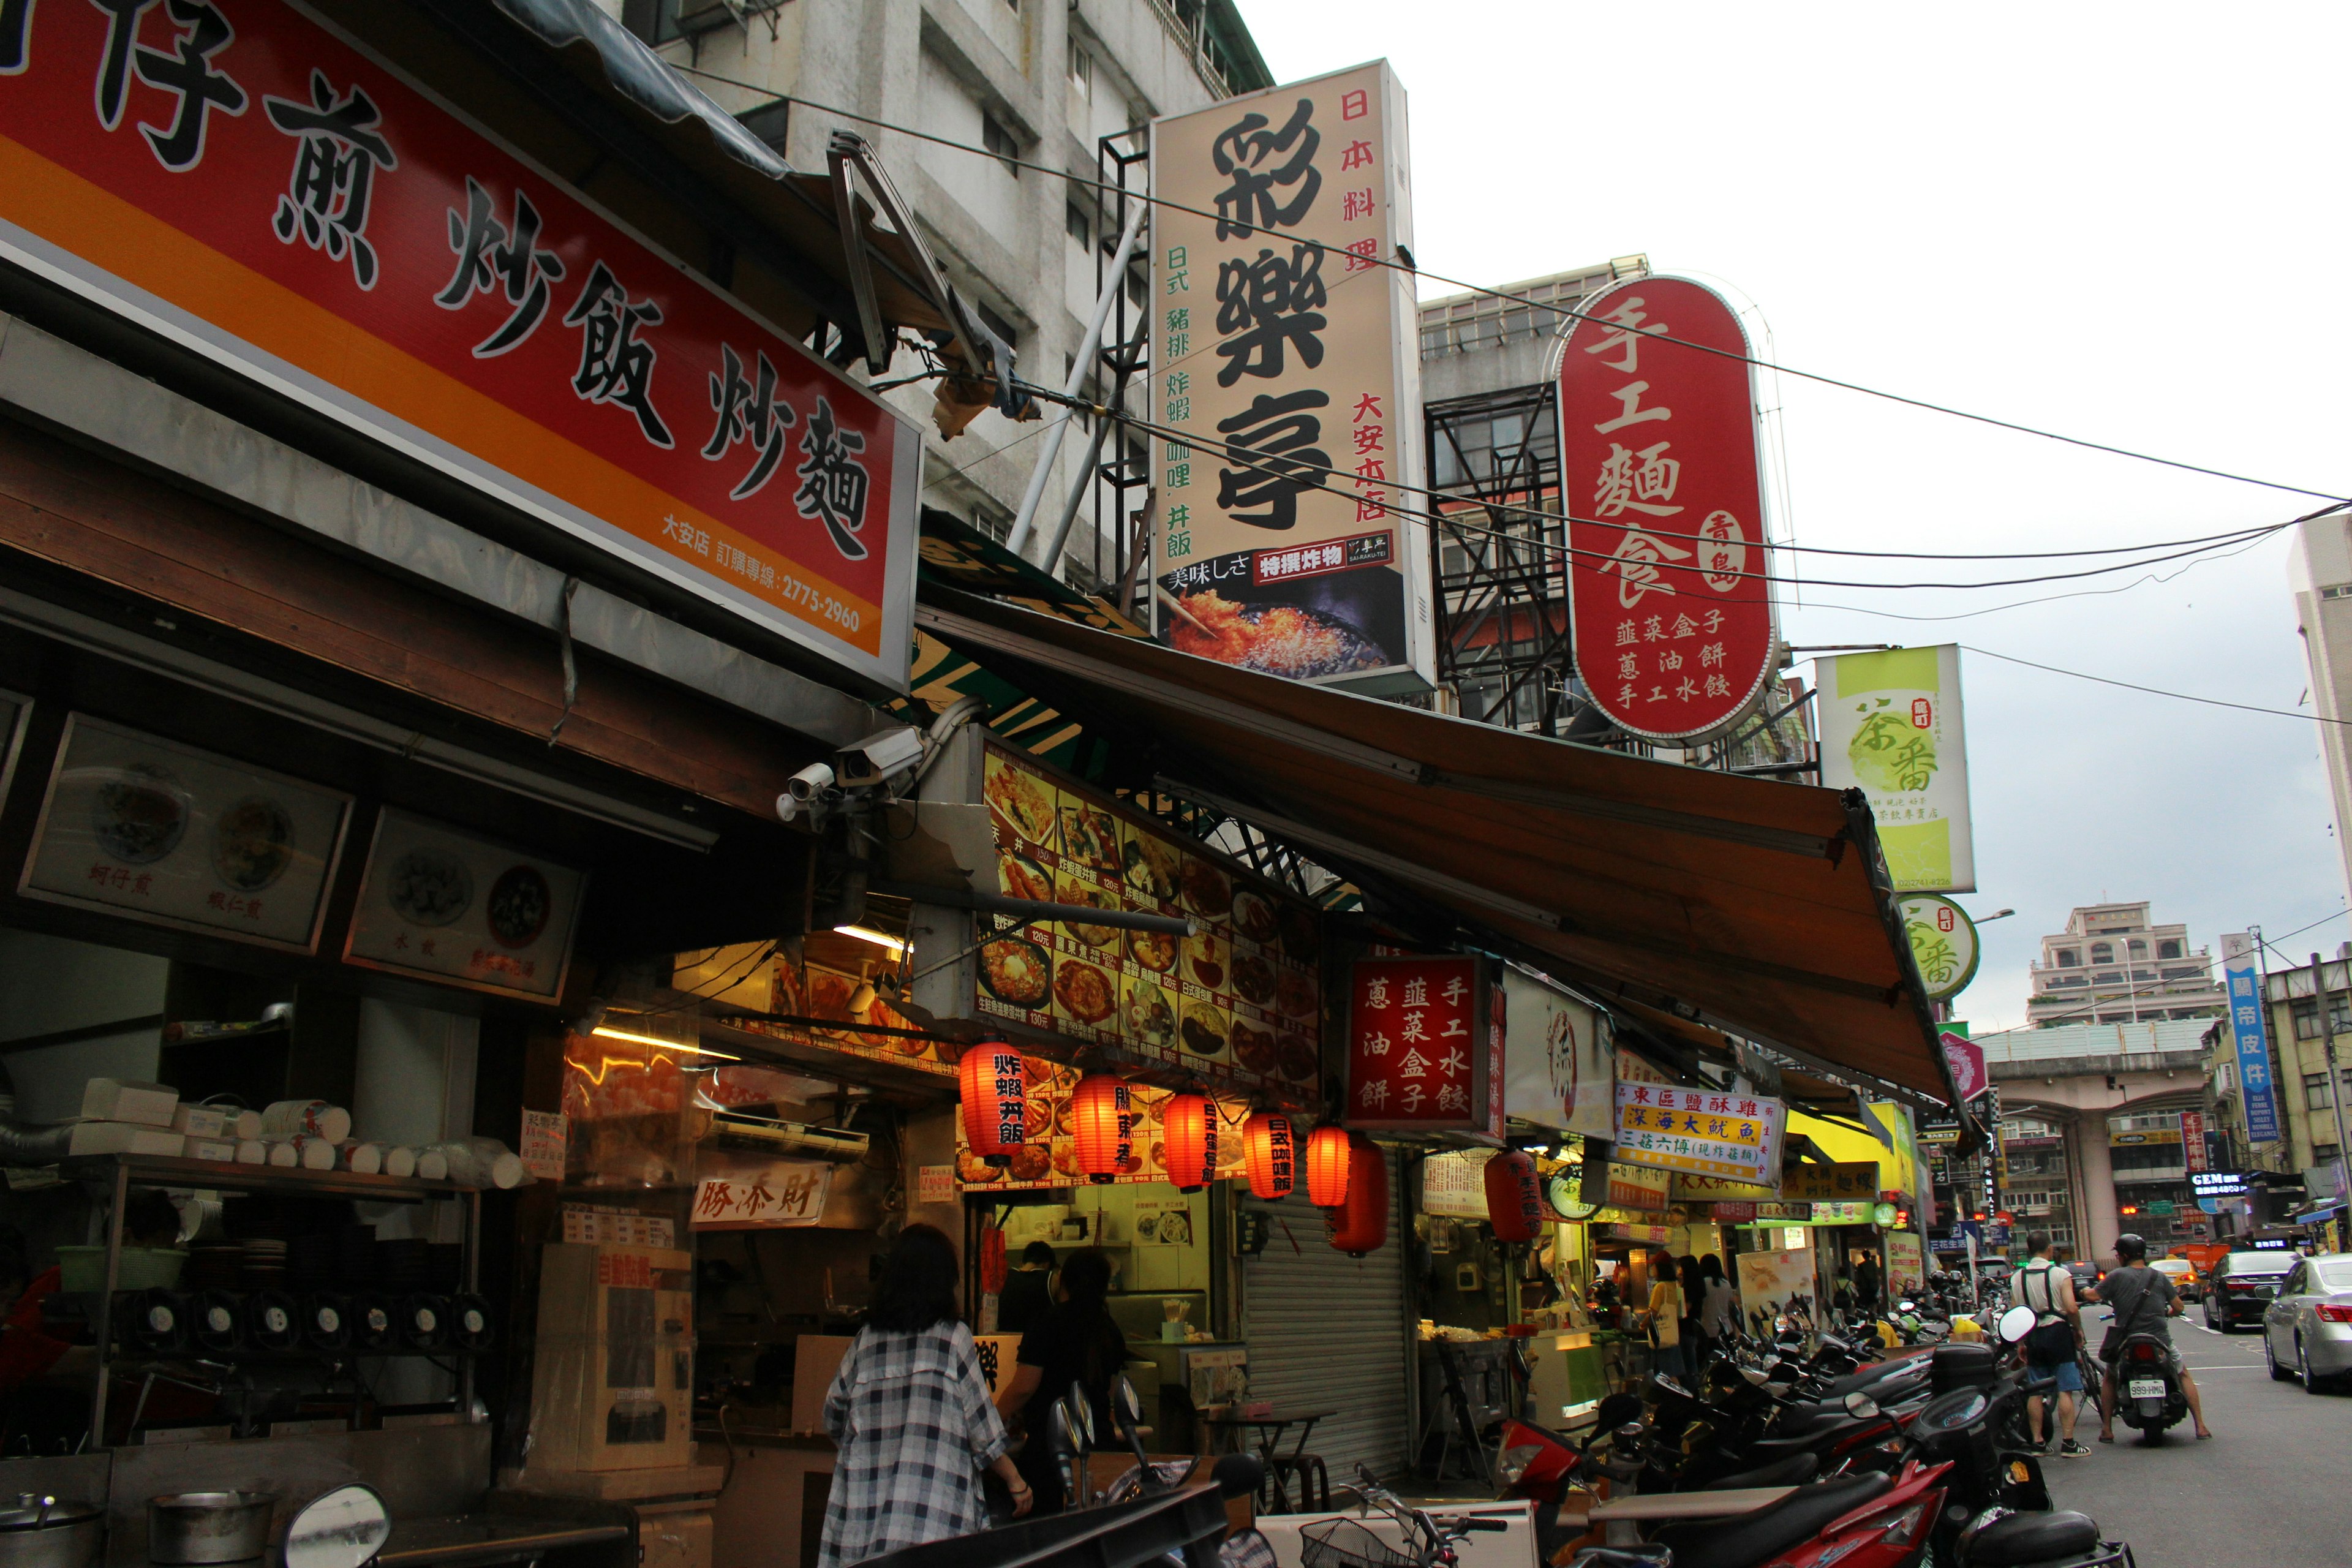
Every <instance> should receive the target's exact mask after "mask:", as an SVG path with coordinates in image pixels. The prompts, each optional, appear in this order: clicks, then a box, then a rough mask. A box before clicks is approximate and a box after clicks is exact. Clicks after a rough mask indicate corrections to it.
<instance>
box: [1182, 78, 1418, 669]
mask: <svg viewBox="0 0 2352 1568" xmlns="http://www.w3.org/2000/svg"><path fill="white" fill-rule="evenodd" d="M1406 167H1407V164H1406V133H1405V115H1404V92H1403V89H1402V88H1401V87H1399V86H1398V85H1397V82H1396V79H1395V78H1394V77H1392V76H1391V75H1390V73H1389V69H1388V67H1387V66H1386V65H1385V64H1384V63H1379V62H1376V63H1374V64H1371V65H1368V66H1361V67H1359V68H1355V69H1353V70H1349V71H1342V72H1340V73H1339V74H1338V75H1336V76H1329V77H1323V78H1319V79H1316V80H1313V81H1307V82H1300V83H1297V84H1296V85H1293V86H1289V87H1281V88H1272V89H1267V90H1265V91H1264V92H1258V93H1253V94H1250V95H1249V96H1247V97H1244V98H1237V99H1231V100H1226V101H1225V102H1223V103H1220V104H1218V105H1216V106H1215V107H1213V108H1211V109H1204V110H1199V111H1198V112H1196V113H1192V114H1187V115H1180V116H1176V117H1172V118H1170V119H1165V120H1160V121H1154V122H1153V125H1152V144H1151V179H1152V194H1153V195H1156V196H1159V197H1160V198H1162V199H1163V200H1165V201H1169V202H1172V203H1175V204H1177V205H1173V206H1161V207H1159V208H1157V209H1155V210H1154V212H1153V214H1152V220H1151V221H1152V241H1151V247H1152V297H1151V304H1150V311H1151V329H1152V374H1151V379H1150V384H1149V385H1150V390H1149V397H1150V405H1151V407H1150V418H1151V420H1152V422H1153V423H1154V424H1155V425H1158V426H1161V427H1162V429H1163V430H1164V431H1165V432H1167V434H1165V435H1163V436H1162V437H1161V438H1160V442H1159V447H1158V458H1157V460H1156V462H1155V463H1154V466H1153V467H1154V471H1153V480H1154V483H1155V484H1156V485H1157V486H1158V489H1159V498H1160V526H1159V528H1158V531H1157V533H1156V536H1155V538H1154V539H1153V541H1152V549H1153V553H1154V561H1153V572H1154V574H1155V575H1156V577H1157V580H1158V582H1159V584H1160V587H1161V588H1162V589H1163V590H1164V591H1165V595H1166V597H1167V599H1169V600H1173V601H1175V602H1176V603H1178V604H1180V605H1181V612H1180V611H1179V610H1177V609H1173V608H1171V607H1170V605H1169V604H1168V603H1166V602H1163V603H1162V604H1161V605H1160V609H1159V611H1158V618H1157V622H1156V630H1157V633H1158V635H1159V636H1160V638H1161V640H1163V641H1166V642H1169V643H1171V644H1172V645H1173V646H1175V647H1179V648H1181V649H1183V650H1184V651H1185V652H1187V653H1193V654H1198V655H1201V656H1202V657H1203V658H1213V659H1216V660H1218V661H1220V662H1222V663H1225V664H1237V665H1243V666H1245V667H1247V668H1253V669H1259V670H1264V671H1265V672H1267V673H1269V674H1274V675H1281V676H1287V677H1289V678H1291V679H1301V680H1319V679H1341V680H1347V681H1349V682H1350V683H1351V684H1370V685H1372V686H1374V687H1375V688H1381V687H1396V688H1399V689H1403V688H1407V687H1411V688H1413V689H1418V683H1419V682H1421V681H1425V680H1426V679H1428V678H1429V675H1430V668H1429V659H1430V649H1429V639H1428V637H1427V636H1426V635H1425V632H1426V624H1427V621H1428V616H1427V612H1426V609H1425V607H1424V605H1425V600H1426V596H1427V595H1426V590H1425V589H1424V588H1423V586H1422V583H1423V577H1424V575H1425V574H1424V573H1423V571H1422V570H1421V568H1420V566H1419V565H1418V564H1417V563H1420V562H1421V561H1422V560H1423V556H1424V553H1425V547H1424V545H1423V535H1422V532H1421V531H1420V530H1419V529H1418V528H1416V527H1415V526H1413V524H1412V521H1411V519H1412V517H1414V516H1416V515H1418V514H1419V513H1420V511H1421V510H1422V499H1421V497H1420V494H1419V491H1418V489H1417V488H1416V487H1418V486H1419V485H1420V484H1421V483H1422V482H1423V451H1422V448H1423V437H1422V424H1421V395H1420V364H1421V360H1420V353H1419V339H1418V336H1417V333H1418V326H1417V318H1416V311H1415V305H1414V298H1413V287H1412V273H1411V272H1410V271H1409V270H1405V269H1402V268H1396V267H1391V266H1387V265H1383V263H1386V262H1389V261H1392V260H1393V259H1395V258H1396V257H1397V254H1398V247H1400V246H1403V247H1408V248H1409V247H1411V245H1412V210H1411V205H1410V196H1411V185H1410V183H1409V182H1408V180H1407V178H1406ZM1187 208H1190V209H1192V210H1191V211H1187V210H1185V209H1187Z"/></svg>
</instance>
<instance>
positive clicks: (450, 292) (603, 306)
mask: <svg viewBox="0 0 2352 1568" xmlns="http://www.w3.org/2000/svg"><path fill="white" fill-rule="evenodd" d="M492 25H494V26H506V24H505V23H503V22H499V21H494V22H493V24H492ZM518 37H520V35H518ZM0 81H5V83H6V89H5V92H0V256H5V258H7V259H9V260H10V261H13V262H14V263H16V265H19V266H23V267H26V268H32V269H33V270H35V271H37V272H38V273H40V274H41V275H43V276H45V277H47V278H50V279H54V280H57V281H59V282H61V283H63V284H65V285H66V286H68V287H69V288H72V289H76V290H77V291H79V292H80V293H82V294H85V295H87V296H89V297H90V298H92V299H94V300H98V301H99V302H100V303H101V304H103V305H105V306H107V307H108V308H110V309H112V310H116V311H119V312H121V313H122V314H125V315H128V316H131V317H132V318H133V319H135V320H139V321H144V322H146V323H149V324H151V325H154V326H157V327H159V328H161V329H163V330H165V331H170V332H172V333H173V335H174V336H176V337H177V338H179V339H180V340H181V341H182V342H185V343H188V344H190V345H192V346H193V347H194V348H195V349H196V350H197V351H198V352H200V353H205V355H207V356H208V357H210V358H212V359H215V360H216V361H218V362H220V363H224V364H226V365H227V366H229V367H230V368H232V369H233V370H235V371H237V372H239V373H241V374H245V375H247V376H249V377H252V378H254V379H256V380H257V381H259V382H262V383H263V384H267V385H268V386H270V387H272V388H274V389H276V390H278V391H279V392H282V393H284V394H286V395H290V396H293V397H297V398H299V399H301V400H302V401H303V402H305V403H306V404H308V405H310V406H312V407H314V408H317V409H319V410H320V411H322V412H324V413H326V414H327V415H329V416H331V417H332V418H335V419H337V420H339V421H341V422H342V423H343V424H345V425H348V426H352V427H353V428H355V429H357V430H359V431H361V432H362V433H364V434H365V435H368V436H370V437H373V438H375V439H378V440H381V441H383V442H385V443H387V444H390V445H393V446H395V447H399V448H401V449H402V450H404V451H405V452H408V453H410V454H412V455H414V456H415V457H418V458H421V459H422V460H424V461H425V462H427V463H429V464H431V465H433V466H435V467H436V468H439V469H441V470H443V471H445V472H446V473H448V474H450V475H452V476H454V477H456V478H457V479H460V480H462V481H463V482H465V483H467V484H469V485H472V486H474V487H476V488H478V489H481V490H483V491H486V492H488V494H490V495H491V496H493V497H495V498H497V499H498V500H500V501H502V502H504V503H506V504H507V505H509V506H512V507H514V508H517V509H519V510H521V511H522V512H524V513H527V514H529V515H530V516H532V517H535V518H537V519H539V520H540V521H542V522H544V523H546V524H549V525H551V526H552V527H554V528H557V529H560V530H562V531H565V532H568V533H570V534H572V535H573V536H575V537H577V538H578V539H581V540H583V541H585V542H588V543H590V544H591V545H593V546H594V547H596V548H599V549H602V550H604V551H606V552H610V553H612V554H614V555H615V556H617V557H619V558H621V559H622V560H624V561H626V562H628V563H632V564H633V565H635V567H637V568H638V569H640V570H642V571H644V572H646V573H648V574H652V575H654V576H656V577H658V578H662V579H664V580H666V581H667V582H668V583H669V584H673V585H674V586H676V587H678V588H680V589H683V590H685V591H687V592H688V593H692V594H696V595H700V596H702V597H704V598H708V599H710V600H713V601H715V602H717V603H718V604H719V605H724V606H725V607H726V608H728V609H729V610H730V611H732V612H734V613H735V614H737V615H740V616H744V617H746V618H748V619H750V620H751V621H753V622H755V623H757V624H759V625H760V626H763V627H765V628H767V629H768V630H770V631H772V632H774V633H777V634H779V635H781V636H783V637H789V638H792V639H793V640H794V641H796V642H798V643H800V644H802V645H803V646H804V647H809V648H811V649H814V651H816V652H817V653H819V654H821V655H823V656H824V657H826V658H831V659H833V660H834V661H835V662H837V663H839V664H842V665H845V666H846V667H848V668H852V669H854V670H856V671H858V672H860V673H861V674H864V675H866V676H868V677H871V678H873V679H877V680H880V681H883V682H885V683H887V684H891V685H898V686H903V684H904V682H905V679H906V674H907V665H908V642H909V631H910V626H911V618H912V613H913V612H912V595H913V584H914V567H915V563H914V531H915V513H916V497H915V491H916V487H917V480H918V470H919V464H920V461H921V454H920V443H919V437H918V434H917V432H916V431H915V430H914V428H913V427H912V426H908V425H907V424H905V423H904V422H903V421H901V420H900V419H899V417H898V416H896V415H895V414H893V413H891V412H890V411H889V410H888V408H887V406H886V405H884V404H883V403H881V402H880V401H879V400H878V399H877V398H875V397H873V396H871V395H868V394H867V393H866V392H865V391H864V390H862V389H861V388H859V387H858V386H857V385H856V384H854V383H852V382H851V381H849V380H848V379H847V378H845V377H844V376H842V375H841V374H838V373H836V372H835V371H834V370H833V369H832V368H831V367H830V366H828V365H826V364H824V363H823V362H821V361H820V360H818V359H817V358H815V357H814V355H812V354H811V353H808V352H807V351H805V350H804V349H803V348H802V347H801V346H800V345H799V344H798V343H796V342H792V341H791V340H789V339H787V338H786V337H784V336H783V335H782V334H781V333H780V332H778V331H775V330H774V329H772V328H771V327H769V326H768V325H766V324H765V323H764V322H762V321H760V320H759V319H758V318H756V317H753V316H752V315H751V314H749V313H748V312H746V311H745V310H743V309H742V308H740V306H738V305H737V304H735V303H734V302H733V301H732V300H730V299H729V298H728V297H727V296H725V295H723V294H721V293H720V292H719V290H718V289H715V288H712V287H711V286H709V284H707V283H705V282H704V281H702V280H701V279H699V278H698V276H697V274H696V273H694V272H693V271H691V270H689V269H688V268H686V267H684V266H681V265H680V264H679V263H678V262H677V261H676V260H674V259H672V258H670V257H668V256H667V255H665V254H663V253H662V252H660V251H657V250H656V249H655V248H654V247H652V246H651V245H650V244H648V243H647V242H646V241H645V240H642V239H640V238H638V237H636V236H635V234H634V233H632V232H631V231H630V230H628V229H626V228H625V227H624V226H622V225H621V224H620V223H619V222H618V221H617V220H615V219H614V218H613V217H611V216H607V215H606V214H605V213H604V211H602V210H601V209H599V208H597V207H595V206H593V205H590V204H589V203H588V202H587V201H585V200H583V198H581V197H580V196H578V195H574V194H573V193H572V190H571V188H570V187H569V186H567V185H565V184H562V182H561V181H559V180H558V179H557V178H556V177H555V176H553V175H551V174H549V173H548V172H547V171H545V170H543V169H541V168H540V167H538V166H537V165H535V164H533V163H530V162H528V161H527V160H525V159H524V158H523V157H522V156H521V155H520V154H519V153H515V152H513V151H512V150H510V149H509V148H508V147H507V146H506V145H505V144H504V143H502V142H499V141H497V140H496V139H494V138H493V137H491V136H489V135H488V134H487V133H486V132H482V131H480V130H478V129H477V128H476V127H475V126H473V125H472V124H471V123H469V122H467V121H463V120H461V119H459V118H458V117H457V115H456V114H455V113H453V112H452V111H451V110H448V109H446V108H445V107H443V106H442V104H441V103H440V102H439V101H438V100H435V99H433V98H431V97H429V96H427V95H426V94H425V92H424V91H422V90H420V89H418V88H416V87H415V86H414V85H413V84H411V83H410V82H409V81H408V80H407V79H405V78H404V77H403V76H401V75H400V74H399V73H397V72H396V71H394V70H393V69H392V68H389V67H388V66H386V65H384V64H383V62H381V61H380V60H378V59H377V58H374V57H373V56H372V55H370V54H368V53H367V52H365V51H364V50H363V49H362V48H360V47H356V46H355V45H353V44H352V43H351V42H349V41H347V40H346V39H344V38H343V37H341V36H339V35H337V34H335V33H332V32H331V31H329V30H328V29H327V28H326V27H324V26H320V24H318V23H317V22H315V21H313V20H311V19H310V16H308V15H307V14H305V13H303V12H300V11H298V10H297V9H295V8H294V7H293V6H291V5H287V4H284V3H283V0H169V3H168V4H161V5H159V4H156V3H155V0H108V3H107V4H105V5H54V4H52V5H39V6H36V5H30V4H5V5H0Z"/></svg>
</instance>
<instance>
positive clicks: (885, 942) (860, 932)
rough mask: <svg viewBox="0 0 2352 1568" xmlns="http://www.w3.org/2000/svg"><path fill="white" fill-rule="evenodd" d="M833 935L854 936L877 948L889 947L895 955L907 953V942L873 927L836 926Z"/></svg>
mask: <svg viewBox="0 0 2352 1568" xmlns="http://www.w3.org/2000/svg"><path fill="white" fill-rule="evenodd" d="M833 934H834V935H835V936H854V937H856V939H857V940H858V941H860V942H872V943H873V944H874V945H875V946H877V947H887V948H888V949H889V950H890V951H891V952H895V953H904V952H906V951H907V944H906V943H905V942H901V941H899V940H898V938H897V937H895V936H892V935H891V934H890V933H889V932H887V931H876V930H875V929H874V928H873V927H872V926H835V927H834V928H833Z"/></svg>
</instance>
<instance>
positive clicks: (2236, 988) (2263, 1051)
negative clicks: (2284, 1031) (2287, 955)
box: [2221, 931, 2280, 1148]
mask: <svg viewBox="0 0 2352 1568" xmlns="http://www.w3.org/2000/svg"><path fill="white" fill-rule="evenodd" d="M2259 956H2260V955H2259V952H2258V951H2257V950H2256V948H2255V946H2254V941H2253V938H2252V936H2251V935H2249V934H2247V933H2245V932H2242V931H2233V932H2231V933H2230V934H2228V935H2225V936H2224V937H2222V938H2221V965H2222V967H2221V982H2222V984H2225V985H2227V986H2228V987H2229V988H2230V1031H2231V1036H2232V1037H2233V1038H2234V1039H2235V1040H2236V1042H2237V1050H2238V1094H2239V1099H2240V1102H2241V1103H2242V1105H2243V1106H2244V1107H2245V1116H2246V1142H2249V1143H2251V1144H2252V1145H2253V1146H2254V1147H2256V1148H2260V1147H2261V1146H2262V1145H2263V1144H2265V1143H2275V1142H2279V1139H2280V1133H2279V1114H2278V1100H2277V1099H2276V1098H2275V1096H2274V1095H2273V1092H2272V1089H2271V1047H2270V1038H2269V1037H2268V1035H2267V1034H2266V1033H2265V1032H2264V1031H2263V1005H2264V1004H2263V992H2262V981H2261V978H2260V975H2259V973H2258V965H2257V960H2258V958H2259Z"/></svg>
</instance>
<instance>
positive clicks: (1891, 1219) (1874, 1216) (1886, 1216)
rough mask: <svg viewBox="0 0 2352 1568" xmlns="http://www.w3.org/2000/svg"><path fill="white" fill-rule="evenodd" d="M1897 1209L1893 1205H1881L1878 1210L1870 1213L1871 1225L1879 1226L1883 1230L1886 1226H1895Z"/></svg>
mask: <svg viewBox="0 0 2352 1568" xmlns="http://www.w3.org/2000/svg"><path fill="white" fill-rule="evenodd" d="M1870 1218H1871V1223H1872V1224H1874V1225H1876V1226H1880V1227H1882V1228H1884V1227H1885V1226H1890V1225H1893V1224H1894V1223H1895V1205H1893V1204H1881V1205H1878V1206H1877V1207H1876V1208H1874V1209H1873V1210H1871V1211H1870Z"/></svg>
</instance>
